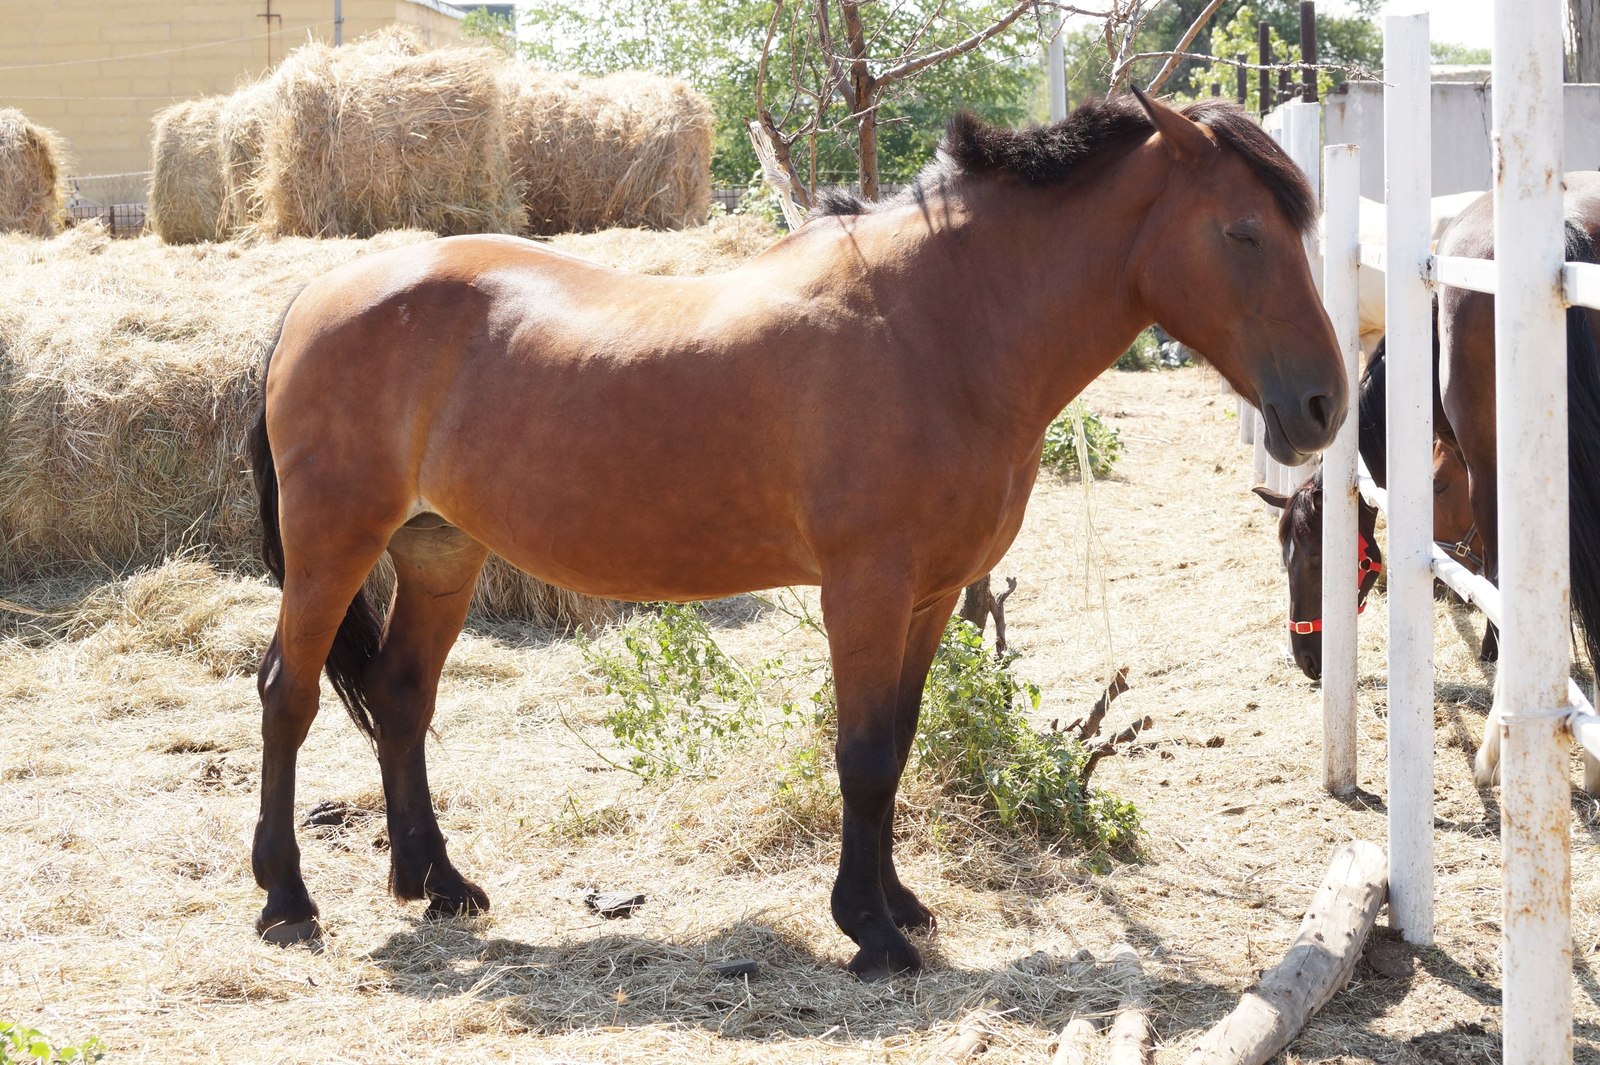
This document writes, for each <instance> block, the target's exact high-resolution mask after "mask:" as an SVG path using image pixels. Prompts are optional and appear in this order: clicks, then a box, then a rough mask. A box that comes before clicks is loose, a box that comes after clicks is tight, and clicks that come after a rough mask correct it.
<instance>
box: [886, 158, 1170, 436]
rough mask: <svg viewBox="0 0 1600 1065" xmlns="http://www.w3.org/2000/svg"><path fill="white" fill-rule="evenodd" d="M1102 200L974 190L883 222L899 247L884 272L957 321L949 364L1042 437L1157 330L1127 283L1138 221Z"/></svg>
mask: <svg viewBox="0 0 1600 1065" xmlns="http://www.w3.org/2000/svg"><path fill="white" fill-rule="evenodd" d="M947 197H948V198H947ZM1092 201H1093V197H1092V196H1091V195H1090V194H1088V193H1087V192H1086V191H1085V192H1074V191H1073V190H1068V189H1050V190H1036V189H1019V188H1016V187H1015V186H1011V187H1006V186H1001V185H999V184H998V183H994V184H989V185H984V184H983V183H974V184H973V185H972V186H969V187H965V188H958V189H957V190H955V191H954V192H952V193H950V194H947V195H940V196H930V197H928V198H927V199H926V200H924V201H923V202H921V203H919V204H913V205H906V206H903V207H897V208H892V209H890V210H887V211H885V212H883V214H882V215H881V216H879V217H875V218H873V219H872V220H873V221H876V222H881V223H882V224H884V226H885V231H884V233H883V235H882V237H881V244H880V245H879V246H881V247H883V248H884V249H886V250H888V249H892V253H890V254H884V255H883V256H882V257H881V260H880V261H881V263H882V269H884V270H885V271H892V272H895V273H897V274H899V275H900V276H898V277H897V278H896V279H895V280H896V282H897V283H900V284H904V285H908V286H913V287H914V289H915V291H916V292H917V293H918V297H919V302H920V303H922V304H923V305H925V306H928V307H931V308H937V309H939V311H940V312H941V320H950V319H954V321H953V322H952V325H951V332H950V333H948V334H946V335H944V336H943V337H942V339H943V340H944V341H945V342H946V343H945V344H944V346H945V348H946V350H947V351H949V352H950V358H951V359H953V360H957V361H959V362H960V363H962V364H964V365H965V366H967V367H972V368H975V369H976V371H977V373H976V374H971V375H966V376H968V377H969V378H970V377H973V376H976V377H978V378H980V379H981V386H980V387H979V388H978V391H979V392H980V393H983V394H987V396H988V397H990V398H991V399H992V400H993V402H995V403H996V404H997V405H999V406H1002V407H1004V408H1005V409H1006V411H1007V412H1008V413H1009V417H1010V419H1011V420H1012V421H1013V422H1015V423H1016V424H1017V425H1018V427H1019V429H1021V430H1023V431H1024V432H1028V433H1033V434H1034V435H1039V434H1042V433H1043V432H1044V429H1045V427H1046V426H1047V425H1048V424H1049V423H1050V421H1051V419H1053V418H1054V417H1055V416H1056V415H1057V414H1059V413H1060V412H1061V409H1062V408H1063V407H1065V406H1066V405H1067V403H1068V402H1070V401H1071V400H1072V398H1073V397H1075V396H1076V395H1077V394H1078V393H1079V392H1081V391H1082V390H1083V388H1084V387H1085V386H1086V385H1087V384H1088V383H1089V382H1090V381H1092V380H1094V378H1095V377H1096V376H1098V375H1099V374H1100V373H1101V372H1102V371H1104V370H1105V369H1106V368H1107V367H1108V366H1110V365H1111V363H1112V362H1114V361H1115V360H1116V358H1117V356H1118V355H1119V354H1121V353H1122V351H1124V350H1125V349H1126V348H1127V346H1128V344H1129V343H1131V342H1132V340H1133V339H1134V337H1135V336H1137V335H1138V332H1139V330H1140V329H1142V328H1144V327H1145V326H1147V325H1148V324H1149V322H1148V321H1144V320H1141V318H1142V312H1141V310H1140V306H1139V301H1138V299H1137V298H1136V297H1135V295H1134V292H1133V286H1132V283H1131V280H1130V278H1129V277H1128V276H1127V267H1128V261H1129V257H1130V253H1131V251H1132V244H1133V240H1134V234H1135V233H1136V232H1137V230H1138V228H1139V227H1138V219H1137V217H1132V216H1129V217H1118V216H1117V215H1116V212H1115V211H1113V210H1109V209H1107V208H1106V205H1105V204H1103V203H1101V204H1096V203H1094V202H1092ZM1124 214H1128V215H1131V212H1127V211H1126V210H1124ZM892 226H898V227H899V228H898V230H897V231H896V230H892V229H891V228H890V227H892ZM950 308H961V309H962V312H961V314H959V315H950V314H948V313H946V312H948V309H950ZM970 392H971V390H969V394H970ZM1034 423H1036V424H1034Z"/></svg>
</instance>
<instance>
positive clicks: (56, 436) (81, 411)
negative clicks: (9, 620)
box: [0, 219, 775, 626]
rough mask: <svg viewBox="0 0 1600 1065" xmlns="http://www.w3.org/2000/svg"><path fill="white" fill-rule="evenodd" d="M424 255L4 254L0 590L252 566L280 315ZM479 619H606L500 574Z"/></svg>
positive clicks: (282, 251)
mask: <svg viewBox="0 0 1600 1065" xmlns="http://www.w3.org/2000/svg"><path fill="white" fill-rule="evenodd" d="M774 237H775V234H774V233H773V232H772V230H771V229H770V228H769V227H767V226H765V225H764V224H762V223H759V222H755V221H752V220H750V219H719V220H717V222H716V223H715V224H714V225H711V226H707V227H705V228H704V230H703V231H694V232H689V233H683V234H678V235H676V238H677V239H676V244H675V245H674V246H673V247H671V248H670V249H669V248H667V247H666V246H665V242H664V241H663V240H662V239H661V235H660V234H653V233H633V232H623V233H617V234H595V235H593V236H589V237H584V238H571V239H570V240H562V241H558V242H557V243H558V245H559V246H561V247H565V248H568V249H569V250H572V251H575V252H577V253H578V254H586V255H589V256H591V257H593V258H597V259H600V260H602V261H606V262H610V263H612V264H614V265H618V266H637V267H641V268H645V269H650V270H654V271H658V272H659V271H661V270H664V269H666V270H673V271H676V272H685V273H704V272H706V271H708V270H716V269H727V268H730V267H731V266H733V265H736V264H737V263H738V262H740V261H742V260H743V259H744V258H747V257H748V256H750V255H752V254H754V253H755V252H756V251H758V250H759V249H760V248H762V247H764V246H766V245H767V244H768V243H770V242H771V241H772V240H773V239H774ZM427 239H431V236H430V235H429V234H426V233H418V232H414V231H397V232H390V233H386V234H383V235H382V236H380V237H377V238H374V239H373V240H370V241H362V240H351V239H345V240H303V239H285V240H279V241H234V242H229V243H227V244H221V245H205V244H202V245H194V246H188V247H167V246H163V245H161V244H159V243H157V242H156V240H155V239H154V238H148V237H147V238H143V239H140V240H136V241H115V242H113V241H111V240H109V239H108V238H107V236H106V234H105V231H104V229H103V228H101V227H98V226H81V227H77V228H75V229H73V230H71V231H69V232H68V233H67V234H66V235H65V236H62V237H60V238H58V239H56V240H53V241H39V240H34V239H29V238H21V237H13V238H6V239H0V439H4V440H5V446H4V447H3V448H0V580H14V579H17V578H18V577H20V576H22V575H25V574H30V573H36V572H38V571H40V570H46V569H55V570H60V569H64V568H71V567H73V566H80V565H83V564H90V565H93V566H98V567H100V568H101V569H102V570H104V569H108V568H109V569H112V570H122V569H124V568H126V567H128V566H130V565H138V564H149V563H152V562H156V561H159V560H160V559H162V558H164V557H166V556H167V555H169V554H172V553H174V552H178V551H183V550H187V549H189V548H201V549H206V550H211V551H215V552H217V553H218V554H219V555H220V556H221V558H222V559H223V560H232V561H239V560H249V559H253V558H254V556H255V553H256V550H257V547H258V543H259V533H258V521H257V517H256V502H255V493H254V489H253V486H252V484H251V481H250V475H249V468H248V463H247V462H246V460H245V458H244V456H243V441H244V433H245V430H246V428H247V426H248V424H249V420H250V416H251V413H252V411H253V410H254V407H255V404H256V401H257V385H256V374H257V372H258V369H259V365H260V360H261V356H262V354H263V351H264V349H265V347H266V345H267V343H268V342H269V341H270V339H271V336H272V332H273V330H274V328H275V327H276V325H277V322H278V318H279V316H280V315H281V314H282V313H283V309H284V307H286V306H287V305H288V302H289V300H290V298H291V297H292V295H293V294H294V292H295V291H297V290H298V289H299V287H300V286H301V285H303V284H304V283H305V282H307V281H309V280H311V279H312V278H313V277H316V276H317V275H319V274H321V273H323V272H325V271H327V270H328V269H331V268H332V267H333V266H336V265H338V264H339V263H342V262H346V261H348V260H350V259H353V258H355V257H357V256H359V255H363V254H366V253H367V252H369V251H373V250H381V249H384V248H390V247H395V246H400V245H406V244H410V243H414V242H417V241H421V240H427ZM477 609H478V610H479V612H480V613H482V614H484V615H486V616H491V617H498V618H523V619H536V620H540V621H542V622H545V623H549V624H557V625H566V626H586V625H590V624H593V623H595V622H597V621H599V620H602V619H603V618H605V617H608V616H610V612H611V611H610V607H608V606H606V605H605V604H603V603H601V602H600V601H597V600H591V599H585V598H581V597H577V596H574V595H572V594H571V593H567V592H564V591H560V590H557V589H552V588H550V587H549V586H547V585H544V584H541V583H539V582H537V581H533V580H532V579H530V578H527V577H525V576H523V575H522V574H520V573H517V572H515V571H513V570H511V569H510V568H509V567H506V566H504V565H503V564H502V563H500V562H499V561H498V560H494V561H493V562H492V563H491V565H490V567H489V569H488V572H487V573H486V574H485V577H484V580H483V581H482V583H481V584H480V588H479V595H478V600H477Z"/></svg>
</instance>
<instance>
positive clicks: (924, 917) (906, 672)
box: [879, 592, 960, 930]
mask: <svg viewBox="0 0 1600 1065" xmlns="http://www.w3.org/2000/svg"><path fill="white" fill-rule="evenodd" d="M959 596H960V593H959V592H952V593H951V594H950V595H949V596H948V597H946V598H944V599H941V600H940V601H939V602H937V603H934V604H933V605H932V606H930V607H925V608H924V609H922V610H919V611H917V612H916V613H915V614H913V615H912V618H911V630H910V633H909V636H908V638H907V640H906V649H905V654H904V656H903V657H902V658H901V661H900V694H899V698H898V701H897V705H896V709H895V757H896V759H897V760H898V761H899V763H900V772H901V774H902V775H903V774H904V773H905V768H906V760H907V759H908V758H910V757H911V745H912V743H913V741H915V739H916V737H917V719H918V717H919V716H921V713H922V690H923V687H924V686H925V685H926V684H927V680H928V667H929V666H930V665H932V664H933V657H934V654H935V653H936V652H937V651H938V650H939V638H940V637H941V636H943V635H944V627H945V624H946V623H947V622H949V620H950V615H951V614H952V613H953V612H954V610H955V607H956V599H957V598H959ZM880 851H881V853H880V862H879V864H880V866H881V868H882V876H883V894H884V897H885V898H886V899H887V900H888V902H889V916H890V917H892V918H893V919H894V923H895V925H896V926H898V927H899V928H902V929H907V930H909V929H913V928H918V929H926V930H931V929H932V928H933V927H934V926H935V925H936V924H937V922H936V921H935V919H934V916H933V911H932V910H930V909H928V907H926V906H924V905H923V904H922V902H921V900H919V899H918V898H917V896H916V895H915V894H914V893H913V892H912V890H911V889H910V888H908V887H906V886H905V885H904V884H902V883H901V882H900V875H899V873H897V872H896V871H895V867H894V803H892V802H891V803H890V804H889V809H888V812H886V813H885V814H884V815H883V838H882V840H881V842H880Z"/></svg>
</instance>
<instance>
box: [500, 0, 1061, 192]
mask: <svg viewBox="0 0 1600 1065" xmlns="http://www.w3.org/2000/svg"><path fill="white" fill-rule="evenodd" d="M816 2H823V3H826V2H827V0H816ZM1013 6H1014V5H1013V4H1012V3H1007V2H1004V0H982V2H977V3H970V4H964V5H962V10H961V11H960V12H959V14H958V15H950V14H948V13H946V12H944V7H945V5H941V4H939V3H938V2H937V0H904V2H902V3H899V4H897V5H892V6H891V5H880V4H868V5H862V6H861V7H860V9H859V13H860V18H861V22H862V29H863V33H864V38H863V39H864V41H865V42H866V43H868V44H869V45H870V47H871V53H870V54H871V57H872V59H873V60H877V58H878V57H886V58H889V59H892V58H893V57H897V56H904V55H916V56H920V55H926V54H929V53H931V52H934V51H937V50H938V49H940V48H945V47H948V46H949V45H951V44H953V43H957V42H959V41H960V40H963V39H965V38H966V37H968V36H970V35H972V34H974V33H976V32H978V31H979V30H981V29H982V28H984V27H986V26H988V25H990V24H991V23H992V22H993V21H994V20H995V19H996V18H998V17H999V15H997V13H1000V14H1004V13H1006V12H1008V11H1009V10H1010V9H1011V8H1012V7H1013ZM523 19H524V23H523V24H524V33H523V43H522V49H523V51H524V53H525V54H526V55H527V56H528V58H529V59H530V60H532V61H533V62H535V63H537V64H539V65H541V66H544V67H547V68H549V69H552V70H575V71H580V72H583V73H588V74H606V73H610V72H612V71H616V70H626V69H642V70H651V71H655V72H657V73H661V74H666V75H670V76H673V77H679V78H682V79H683V80H684V81H686V82H688V83H689V84H690V85H692V86H694V87H695V88H696V89H697V90H699V91H700V92H701V93H703V94H704V95H705V96H706V97H707V98H708V99H709V100H710V102H711V105H712V107H713V109H714V110H715V112H716V133H715V137H716V143H715V148H716V151H715V156H714V158H713V162H712V174H713V178H714V180H715V181H717V182H718V183H719V184H730V185H743V184H746V183H747V182H749V181H750V180H751V177H752V175H753V174H754V173H755V172H756V169H757V166H758V164H757V160H756V157H755V153H754V150H753V149H752V148H751V146H750V140H749V135H748V133H747V132H746V129H747V127H746V124H747V123H748V122H749V121H750V120H751V119H754V118H756V117H757V100H758V96H759V99H760V101H761V103H762V104H763V105H765V106H766V107H767V108H768V109H769V110H771V112H772V113H773V119H774V121H775V122H776V123H777V124H778V125H779V127H780V128H786V129H789V130H791V131H793V130H795V129H798V128H799V127H800V126H801V125H802V123H803V122H804V121H805V120H806V119H808V118H816V119H817V121H816V122H815V125H816V130H815V134H816V135H815V136H811V135H809V134H806V135H803V136H802V138H801V139H800V141H799V142H797V145H796V159H795V163H796V165H797V169H799V170H800V171H801V176H802V178H803V179H804V180H806V181H807V182H809V181H810V179H811V178H812V176H813V174H814V176H815V179H816V181H817V183H819V184H835V183H839V182H842V181H846V180H849V179H851V178H853V177H856V176H857V174H858V171H859V160H858V158H857V155H856V151H857V149H858V148H859V140H858V138H859V132H858V129H857V127H856V124H855V123H853V122H852V120H851V119H852V115H851V112H850V109H849V108H848V107H847V105H846V104H845V101H844V98H843V94H842V93H840V92H839V91H838V86H837V84H833V83H831V82H832V79H830V78H829V77H828V76H827V65H828V64H827V62H826V58H825V56H824V55H823V53H822V51H821V49H820V47H819V43H818V39H817V38H818V22H817V18H816V14H815V7H814V4H813V2H812V0H784V2H781V3H779V2H776V0H732V2H716V0H651V2H645V0H614V2H608V3H600V2H598V0H588V2H585V0H539V2H537V3H534V4H532V5H531V6H530V7H529V8H528V9H527V10H526V11H525V13H524V15H523ZM831 25H832V26H833V27H834V28H836V29H837V28H838V26H839V25H840V23H839V21H838V19H837V17H835V19H834V21H833V22H832V23H831ZM769 30H770V31H771V33H772V37H771V40H770V42H769V39H768V33H769ZM908 49H909V51H908ZM764 51H765V53H766V56H767V65H766V70H765V74H766V78H765V83H764V84H763V85H762V86H761V89H760V92H759V93H758V88H757V86H758V81H759V80H760V77H761V74H762V55H763V52H764ZM1038 54H1039V44H1038V27H1037V25H1036V24H1035V22H1034V20H1033V17H1032V15H1024V16H1023V17H1021V18H1019V19H1018V20H1017V21H1016V23H1014V24H1013V25H1012V26H1010V27H1009V28H1008V30H1007V31H1006V32H1005V33H1002V34H1000V35H997V36H996V37H994V38H993V39H991V40H988V41H985V42H984V44H983V46H982V47H980V48H977V49H974V50H973V51H971V52H967V53H965V54H962V55H959V56H953V57H950V58H948V59H946V60H944V61H941V62H938V63H935V64H933V65H931V66H929V67H927V68H926V69H925V70H922V71H919V72H918V73H917V75H916V76H915V77H913V78H907V79H904V80H902V81H899V82H896V83H895V85H894V86H893V89H892V91H890V92H888V93H886V94H885V96H884V99H883V100H882V103H881V106H880V107H879V109H878V114H877V118H878V120H877V123H876V127H875V131H874V132H875V133H876V136H877V142H878V143H877V154H878V160H879V170H880V173H881V176H882V179H883V180H885V181H891V182H894V181H904V180H906V179H907V178H909V177H910V176H912V175H913V174H915V173H916V171H917V170H919V169H920V168H921V167H922V166H923V165H924V164H925V163H926V162H927V161H928V160H929V159H930V158H931V157H932V154H933V149H934V146H935V144H936V143H937V139H938V136H939V133H940V132H942V130H943V128H944V121H945V119H946V118H948V117H949V115H950V113H951V112H952V111H955V110H957V109H960V108H963V107H965V108H970V109H971V110H973V111H976V112H977V113H979V114H980V115H982V116H984V117H985V118H987V119H989V120H991V121H998V122H1017V121H1020V120H1021V119H1023V118H1024V117H1026V108H1027V99H1028V93H1029V90H1030V89H1031V88H1032V87H1033V85H1034V84H1035V83H1036V82H1037V81H1038V77H1039V76H1038V69H1039V67H1038ZM869 72H871V68H870V66H869ZM878 72H879V73H881V70H880V71H878ZM819 88H820V89H823V90H825V92H819ZM808 93H810V94H811V95H808ZM819 95H820V96H822V98H821V99H818V98H816V97H817V96H819Z"/></svg>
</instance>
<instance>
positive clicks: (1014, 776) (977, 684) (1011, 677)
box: [914, 618, 1139, 851]
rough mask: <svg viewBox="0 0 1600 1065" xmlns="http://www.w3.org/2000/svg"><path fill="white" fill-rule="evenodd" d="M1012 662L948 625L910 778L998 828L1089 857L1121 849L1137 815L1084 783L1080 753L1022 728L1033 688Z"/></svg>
mask: <svg viewBox="0 0 1600 1065" xmlns="http://www.w3.org/2000/svg"><path fill="white" fill-rule="evenodd" d="M1017 657H1018V656H1017V654H1016V652H1014V651H1008V652H1006V653H1005V654H1003V655H998V656H997V655H995V654H993V653H991V652H990V651H989V650H988V649H987V648H986V647H985V646H984V643H983V634H982V633H981V632H979V631H978V629H977V628H975V627H974V626H973V625H972V624H971V623H969V622H967V621H965V620H963V619H961V618H952V619H951V620H950V623H949V624H948V625H947V626H946V627H945V632H944V637H943V639H942V640H941V641H940V643H939V651H938V654H937V655H936V656H935V658H934V661H933V668H932V670H930V671H929V673H928V683H927V687H926V688H925V689H924V690H923V696H922V722H921V727H920V728H919V729H918V731H917V738H916V743H915V747H914V749H915V751H916V755H917V767H918V772H919V773H923V774H926V775H928V776H930V777H931V778H933V780H935V781H936V782H937V783H938V785H939V786H940V788H941V789H942V790H944V791H946V792H948V793H950V794H952V795H957V796H961V797H964V798H967V799H971V800H975V801H976V802H977V803H978V804H979V806H980V807H981V808H982V809H984V810H985V811H986V812H987V813H988V814H989V815H990V816H992V817H993V819H994V820H995V821H996V822H998V823H999V824H1000V826H1001V827H1003V828H1006V829H1010V830H1013V831H1027V832H1031V833H1033V834H1035V835H1037V836H1039V837H1041V838H1043V839H1069V840H1072V841H1073V842H1075V843H1078V844H1080V845H1082V846H1084V847H1087V848H1089V849H1090V850H1096V851H1099V850H1105V851H1126V850H1129V849H1130V848H1131V847H1132V845H1133V843H1134V841H1135V839H1136V838H1137V836H1138V832H1139V814H1138V811H1137V810H1135V809H1134V806H1133V804H1132V803H1130V802H1127V801H1126V800H1123V799H1119V798H1117V797H1116V796H1113V795H1110V794H1107V793H1105V792H1101V791H1098V790H1091V789H1090V788H1089V787H1088V786H1087V785H1086V784H1085V783H1084V782H1083V768H1084V763H1085V761H1086V760H1087V759H1088V757H1089V749H1088V748H1087V747H1085V746H1084V745H1083V744H1081V743H1079V742H1078V741H1077V740H1076V739H1073V738H1070V737H1068V736H1067V735H1065V734H1064V733H1061V732H1055V731H1051V732H1045V733H1041V732H1039V731H1038V730H1036V729H1035V728H1034V727H1033V726H1032V725H1031V724H1029V722H1028V719H1027V717H1026V716H1025V714H1026V713H1027V711H1028V710H1030V709H1037V708H1038V706H1039V687H1038V685H1036V684H1033V683H1031V682H1029V681H1025V680H1019V679H1018V678H1017V677H1016V675H1015V674H1013V673H1012V671H1011V666H1012V664H1013V663H1014V662H1015V661H1016V660H1017Z"/></svg>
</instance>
